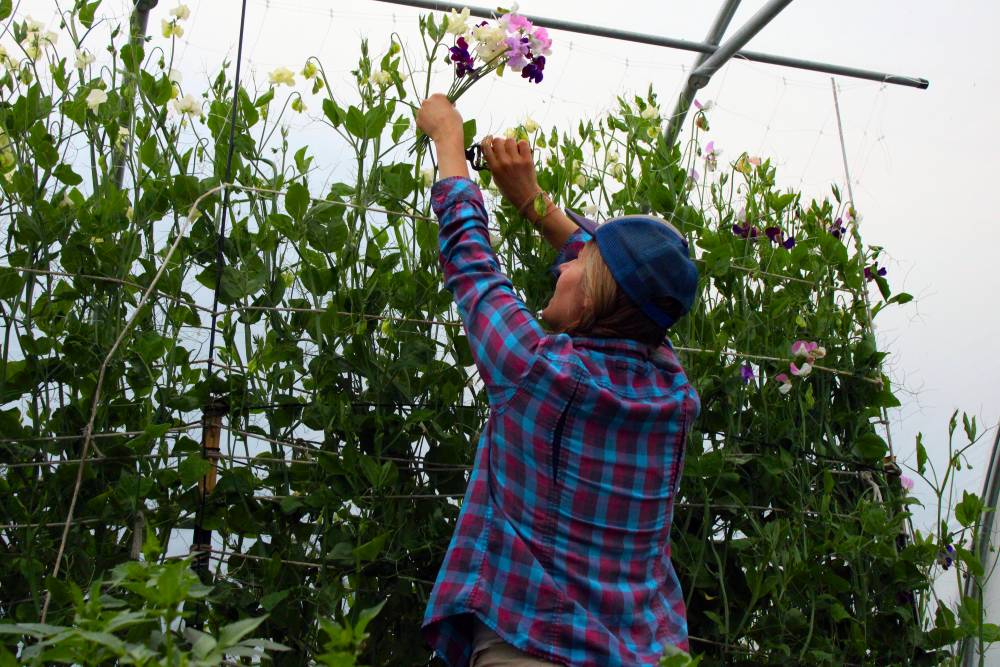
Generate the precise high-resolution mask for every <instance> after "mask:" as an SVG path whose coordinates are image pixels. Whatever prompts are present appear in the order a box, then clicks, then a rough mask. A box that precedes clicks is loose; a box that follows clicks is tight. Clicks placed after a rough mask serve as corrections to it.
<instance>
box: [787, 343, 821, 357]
mask: <svg viewBox="0 0 1000 667" xmlns="http://www.w3.org/2000/svg"><path fill="white" fill-rule="evenodd" d="M817 347H818V346H817V344H816V343H810V342H809V341H807V340H797V341H795V342H794V343H792V356H793V357H808V356H809V355H810V354H812V351H813V350H815V349H816V348H817Z"/></svg>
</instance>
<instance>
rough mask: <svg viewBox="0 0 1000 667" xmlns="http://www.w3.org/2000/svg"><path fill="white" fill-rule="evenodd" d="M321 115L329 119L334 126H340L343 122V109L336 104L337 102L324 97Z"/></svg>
mask: <svg viewBox="0 0 1000 667" xmlns="http://www.w3.org/2000/svg"><path fill="white" fill-rule="evenodd" d="M323 115H325V116H326V117H327V119H329V121H330V124H331V125H333V126H334V127H340V124H341V123H343V122H344V119H345V117H344V110H343V109H341V108H340V107H339V106H337V103H336V102H334V101H333V100H331V99H330V98H326V99H324V100H323Z"/></svg>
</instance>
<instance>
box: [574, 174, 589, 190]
mask: <svg viewBox="0 0 1000 667" xmlns="http://www.w3.org/2000/svg"><path fill="white" fill-rule="evenodd" d="M573 185H575V186H576V187H578V188H584V187H586V186H587V177H586V176H584V175H583V174H577V176H576V178H574V179H573Z"/></svg>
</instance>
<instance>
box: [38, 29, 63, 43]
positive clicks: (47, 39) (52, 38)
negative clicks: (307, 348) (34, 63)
mask: <svg viewBox="0 0 1000 667" xmlns="http://www.w3.org/2000/svg"><path fill="white" fill-rule="evenodd" d="M58 41H59V35H58V34H56V33H54V32H52V31H51V30H47V31H46V32H44V33H42V34H41V35H39V37H38V42H39V43H40V44H41V43H43V42H44V44H48V45H50V46H55V45H56V42H58Z"/></svg>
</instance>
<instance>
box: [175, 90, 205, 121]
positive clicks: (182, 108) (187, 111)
mask: <svg viewBox="0 0 1000 667" xmlns="http://www.w3.org/2000/svg"><path fill="white" fill-rule="evenodd" d="M174 110H175V111H176V112H177V113H179V114H182V115H186V116H200V115H201V102H200V101H199V100H198V98H197V97H195V96H194V95H185V96H184V97H181V98H178V99H176V100H174Z"/></svg>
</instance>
